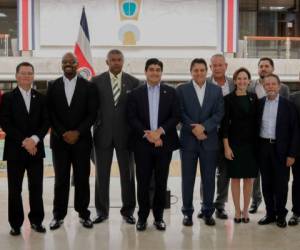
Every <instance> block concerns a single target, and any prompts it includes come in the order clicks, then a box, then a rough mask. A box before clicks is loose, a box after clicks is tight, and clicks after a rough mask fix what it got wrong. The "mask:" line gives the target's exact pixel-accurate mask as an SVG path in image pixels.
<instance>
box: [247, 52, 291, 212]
mask: <svg viewBox="0 0 300 250" xmlns="http://www.w3.org/2000/svg"><path fill="white" fill-rule="evenodd" d="M273 72H274V61H273V60H272V59H271V58H269V57H262V58H260V59H259V61H258V75H259V79H257V80H254V81H252V82H251V84H250V85H249V89H248V91H249V92H251V93H255V94H256V95H257V97H258V98H259V99H260V98H263V97H265V96H266V91H265V89H264V87H263V84H262V82H263V79H264V77H266V76H268V75H270V74H272V73H273ZM279 95H280V96H283V97H285V98H287V99H289V95H290V90H289V87H288V86H287V85H286V84H284V83H281V86H280V90H279ZM261 201H262V194H261V186H260V175H258V177H257V178H256V179H255V180H254V183H253V191H252V204H251V207H250V210H249V213H251V214H255V213H256V212H257V209H258V207H259V205H260V204H261Z"/></svg>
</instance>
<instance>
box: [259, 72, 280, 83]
mask: <svg viewBox="0 0 300 250" xmlns="http://www.w3.org/2000/svg"><path fill="white" fill-rule="evenodd" d="M270 77H273V78H275V79H276V80H277V83H278V84H279V85H280V84H281V81H280V78H279V76H278V75H276V74H270V75H267V76H265V77H264V79H263V82H264V81H265V80H266V78H270Z"/></svg>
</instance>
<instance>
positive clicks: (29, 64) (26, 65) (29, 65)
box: [16, 62, 34, 73]
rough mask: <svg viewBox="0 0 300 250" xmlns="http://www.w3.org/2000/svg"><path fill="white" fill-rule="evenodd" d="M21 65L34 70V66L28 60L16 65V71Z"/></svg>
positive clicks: (17, 71)
mask: <svg viewBox="0 0 300 250" xmlns="http://www.w3.org/2000/svg"><path fill="white" fill-rule="evenodd" d="M21 67H31V68H32V71H33V72H34V67H33V65H32V64H31V63H30V62H21V63H19V64H18V65H17V67H16V73H19V71H20V68H21Z"/></svg>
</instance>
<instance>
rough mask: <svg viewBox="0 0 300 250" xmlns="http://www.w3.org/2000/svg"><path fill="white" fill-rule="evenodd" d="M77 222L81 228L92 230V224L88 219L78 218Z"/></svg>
mask: <svg viewBox="0 0 300 250" xmlns="http://www.w3.org/2000/svg"><path fill="white" fill-rule="evenodd" d="M79 221H80V223H81V224H82V226H83V227H85V228H92V227H93V222H92V221H91V219H90V218H87V219H83V218H79Z"/></svg>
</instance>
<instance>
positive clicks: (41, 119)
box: [0, 87, 49, 161]
mask: <svg viewBox="0 0 300 250" xmlns="http://www.w3.org/2000/svg"><path fill="white" fill-rule="evenodd" d="M0 123H1V127H2V129H3V130H4V132H5V133H6V137H5V145H4V153H3V160H21V161H22V160H26V159H40V158H44V157H45V151H44V142H43V140H44V137H45V135H46V134H47V132H48V129H49V117H48V111H47V106H46V98H45V96H44V95H42V94H40V93H39V92H37V91H36V90H34V89H32V90H31V101H30V110H29V113H28V111H27V109H26V105H25V102H24V99H23V96H22V94H21V92H20V90H19V88H18V87H17V88H15V89H14V90H12V91H11V92H8V93H5V94H4V95H3V96H2V104H1V111H0ZM32 135H36V136H37V137H38V138H39V140H40V141H39V142H38V144H37V153H36V155H35V156H31V155H30V154H29V153H28V152H27V151H26V150H25V149H24V148H23V147H22V141H23V140H24V139H25V138H27V137H31V136H32Z"/></svg>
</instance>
